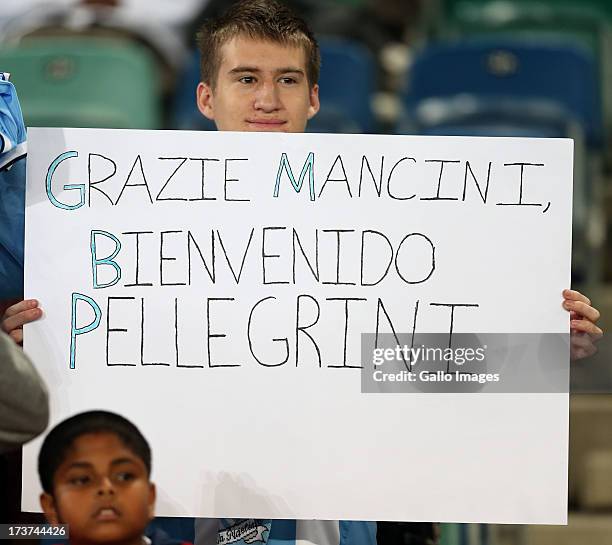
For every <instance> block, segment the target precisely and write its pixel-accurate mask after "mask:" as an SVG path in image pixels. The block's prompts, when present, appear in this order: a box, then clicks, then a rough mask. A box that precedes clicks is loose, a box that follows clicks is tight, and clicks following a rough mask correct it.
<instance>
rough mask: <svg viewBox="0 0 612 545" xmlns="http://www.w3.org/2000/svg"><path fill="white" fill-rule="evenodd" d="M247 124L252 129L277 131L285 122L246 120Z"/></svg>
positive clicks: (279, 120) (277, 120)
mask: <svg viewBox="0 0 612 545" xmlns="http://www.w3.org/2000/svg"><path fill="white" fill-rule="evenodd" d="M247 123H248V124H249V125H251V126H253V127H261V128H263V129H277V128H279V127H282V126H283V125H285V124H286V123H287V122H286V121H285V120H283V119H247Z"/></svg>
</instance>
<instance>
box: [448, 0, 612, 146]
mask: <svg viewBox="0 0 612 545" xmlns="http://www.w3.org/2000/svg"><path fill="white" fill-rule="evenodd" d="M440 21H441V22H442V23H441V25H438V35H439V36H442V37H444V38H445V39H448V38H452V37H464V38H465V37H475V36H480V37H483V36H489V37H491V36H493V35H495V36H497V38H499V37H500V36H512V37H513V38H516V39H518V38H521V39H526V40H529V41H530V42H533V41H540V42H542V41H556V42H557V43H559V42H566V43H568V44H571V43H579V44H581V45H583V46H584V47H586V48H588V49H589V50H590V51H592V53H593V55H594V56H595V59H596V66H597V69H598V78H599V84H600V87H601V99H602V111H603V115H604V124H605V126H606V136H607V139H608V140H609V141H612V26H611V23H612V2H610V1H608V0H586V1H577V0H575V1H571V0H488V1H485V0H455V1H452V0H447V2H446V17H445V18H441V19H440Z"/></svg>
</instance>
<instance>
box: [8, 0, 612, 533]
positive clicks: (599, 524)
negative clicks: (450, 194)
mask: <svg viewBox="0 0 612 545" xmlns="http://www.w3.org/2000/svg"><path fill="white" fill-rule="evenodd" d="M285 1H286V3H287V4H289V5H290V6H291V7H293V8H294V9H295V10H296V11H297V12H298V13H300V14H301V15H302V16H303V17H304V18H305V19H306V20H307V21H308V22H309V23H310V25H311V27H312V28H313V30H314V31H315V33H316V34H317V37H318V39H319V41H320V45H321V51H322V59H323V64H322V70H321V79H320V85H321V103H322V108H321V111H320V113H319V114H318V115H317V116H316V117H315V118H314V119H313V120H312V121H311V122H310V124H309V128H308V130H309V131H311V132H336V133H383V134H424V135H482V136H529V137H552V138H556V137H559V138H572V139H574V142H575V172H574V216H573V264H572V284H573V287H574V288H577V289H580V290H581V291H583V293H586V294H587V295H588V296H589V297H590V298H591V300H592V301H593V302H594V305H595V306H596V307H597V308H598V309H599V310H600V311H601V313H602V316H603V317H602V328H603V329H604V331H606V330H607V331H609V330H610V325H611V324H612V318H611V316H612V259H610V257H611V256H612V248H611V246H612V236H608V234H609V232H610V229H611V227H612V222H611V221H610V220H611V218H612V191H611V189H612V0H285ZM230 3H231V1H229V0H166V1H164V0H97V1H96V0H89V1H87V0H82V1H77V0H55V1H43V0H1V2H0V70H2V71H8V72H11V81H13V83H14V84H15V85H16V87H17V91H18V94H19V98H20V101H21V105H22V109H23V113H24V117H25V121H26V125H28V126H69V127H114V128H143V129H191V130H194V129H195V130H214V126H213V125H212V123H211V122H209V121H207V120H206V119H204V118H203V117H202V115H201V114H200V113H199V111H198V110H197V108H196V106H195V88H196V86H197V83H198V81H199V67H198V55H197V52H196V49H195V39H194V36H195V31H196V29H197V28H198V27H199V25H200V24H201V23H202V21H203V20H204V19H206V18H207V17H210V16H214V15H217V14H219V13H220V12H222V11H224V10H225V8H226V7H227V6H228V5H229V4H230ZM347 90H350V92H348V91H347ZM0 198H2V195H0ZM611 344H612V343H611ZM611 354H612V349H611V348H609V347H608V346H607V343H606V342H605V341H604V342H602V343H601V344H600V351H599V353H598V354H597V356H595V357H594V358H591V359H590V360H588V361H585V362H584V363H578V364H573V365H572V377H571V381H572V385H571V388H572V396H571V410H570V473H569V502H570V515H569V525H568V526H567V527H554V526H495V525H478V524H443V525H441V526H440V536H439V543H441V544H443V545H612V395H611V394H610V392H612V365H611V364H610V361H611V358H610V355H611ZM15 456H16V457H18V454H17V455H15ZM18 461H19V460H18V459H17V458H15V459H14V460H13V462H14V464H18ZM6 467H13V466H12V465H11V464H9V465H7V466H6ZM4 473H5V474H3V475H0V480H1V481H2V482H3V483H4V484H3V485H2V490H1V491H0V514H1V515H2V519H3V520H0V522H7V523H8V522H17V521H24V522H25V521H26V520H28V516H27V515H25V514H21V513H20V512H19V508H18V498H19V487H20V479H19V475H15V474H13V473H11V472H10V471H9V472H7V471H5V472H4ZM32 520H36V519H35V517H34V518H33V519H32ZM176 531H179V532H180V531H184V532H186V533H185V534H184V537H185V538H186V539H193V534H192V533H191V534H190V532H193V528H192V526H191V527H189V525H188V524H187V525H183V526H182V527H180V525H179V526H177V527H176ZM413 532H414V527H413V528H406V529H404V528H403V527H402V526H401V525H399V526H396V527H395V528H394V529H393V531H390V532H388V533H386V536H387V537H386V538H385V542H384V543H383V542H382V541H381V540H379V545H387V544H388V543H394V544H398V545H410V544H413V543H417V541H415V540H414V535H413ZM424 533H427V529H425V530H424ZM425 542H427V539H424V540H422V541H418V543H425ZM432 543H433V542H432Z"/></svg>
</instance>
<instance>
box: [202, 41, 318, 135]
mask: <svg viewBox="0 0 612 545" xmlns="http://www.w3.org/2000/svg"><path fill="white" fill-rule="evenodd" d="M197 101H198V108H199V109H200V111H201V112H202V113H203V114H204V115H205V116H206V117H208V118H209V119H212V120H214V122H215V124H216V125H217V128H218V129H219V130H220V131H277V132H304V129H305V128H306V122H307V121H308V120H309V119H310V118H311V117H313V116H314V115H315V114H316V113H317V112H318V111H319V87H318V86H317V85H314V86H313V87H312V88H311V87H310V85H309V83H308V79H307V77H306V53H305V51H304V49H303V48H301V47H294V46H289V45H282V44H278V43H275V42H269V41H262V40H254V39H252V38H248V37H241V36H238V37H236V38H232V39H231V40H230V41H228V42H227V43H226V44H224V45H223V46H222V48H221V65H220V67H219V73H218V74H217V81H216V84H215V86H214V88H211V87H210V86H209V85H207V84H205V83H200V84H199V85H198V91H197Z"/></svg>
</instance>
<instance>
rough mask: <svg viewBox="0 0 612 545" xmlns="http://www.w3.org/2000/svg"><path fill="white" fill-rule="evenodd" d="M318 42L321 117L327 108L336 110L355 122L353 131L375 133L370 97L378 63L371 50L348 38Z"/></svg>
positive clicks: (324, 115) (327, 39) (325, 39)
mask: <svg viewBox="0 0 612 545" xmlns="http://www.w3.org/2000/svg"><path fill="white" fill-rule="evenodd" d="M319 43H320V47H321V77H320V78H319V84H320V97H321V112H320V115H321V118H324V117H326V116H327V113H326V112H327V111H330V112H337V113H338V114H340V115H343V116H344V117H345V118H346V119H347V120H350V121H352V124H353V126H354V130H351V131H350V132H356V131H357V130H358V132H366V133H367V132H373V131H374V130H375V125H374V117H373V115H372V107H371V100H372V95H373V93H374V91H375V90H376V65H375V60H374V57H373V55H372V53H371V52H370V51H369V50H368V49H367V48H366V47H365V46H363V45H361V44H360V43H357V42H352V41H348V40H340V39H331V38H322V39H321V40H320V42H319ZM330 115H333V114H330ZM315 119H316V118H315ZM313 122H314V119H313Z"/></svg>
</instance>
